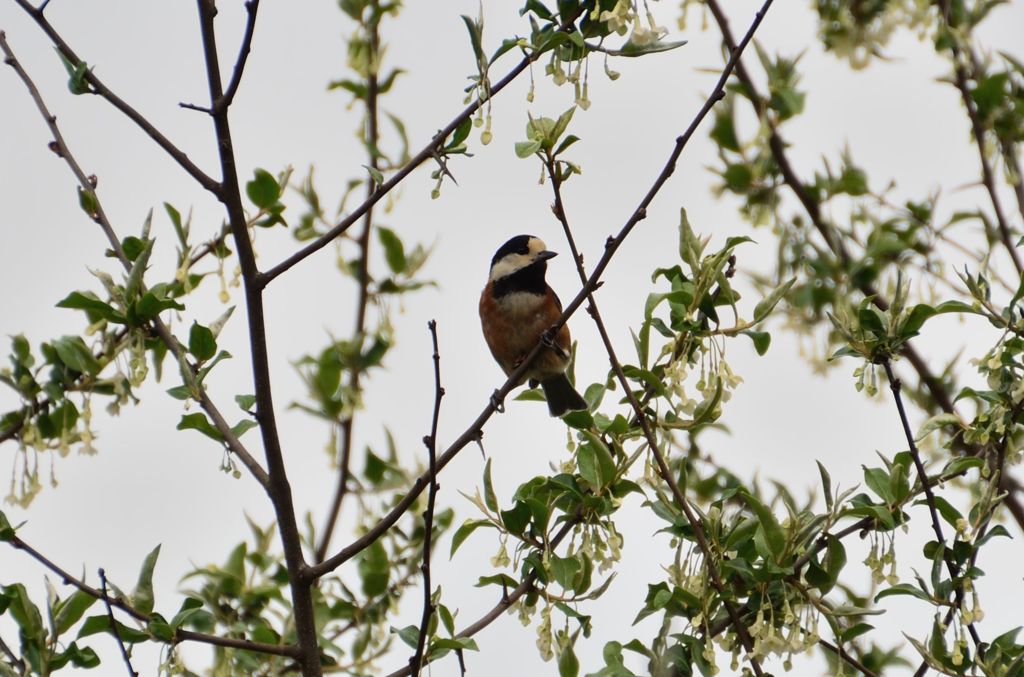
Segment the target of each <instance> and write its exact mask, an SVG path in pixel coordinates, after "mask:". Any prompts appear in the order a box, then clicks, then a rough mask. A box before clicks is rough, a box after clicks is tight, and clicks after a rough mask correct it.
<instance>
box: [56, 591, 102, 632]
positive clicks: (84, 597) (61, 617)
mask: <svg viewBox="0 0 1024 677" xmlns="http://www.w3.org/2000/svg"><path fill="white" fill-rule="evenodd" d="M95 602H96V598H95V597H93V596H92V595H88V594H86V593H84V592H82V591H81V590H76V591H75V592H74V594H72V595H71V596H70V597H68V598H67V599H65V600H61V601H60V602H59V603H58V604H57V605H56V607H55V608H54V610H53V611H54V613H53V624H54V627H55V628H56V630H57V635H63V634H64V633H65V632H67V631H68V630H70V629H71V627H72V626H73V625H74V624H75V623H77V622H78V621H79V620H80V619H81V618H82V616H83V615H84V614H85V612H86V611H88V610H89V607H91V606H92V605H93V604H94V603H95Z"/></svg>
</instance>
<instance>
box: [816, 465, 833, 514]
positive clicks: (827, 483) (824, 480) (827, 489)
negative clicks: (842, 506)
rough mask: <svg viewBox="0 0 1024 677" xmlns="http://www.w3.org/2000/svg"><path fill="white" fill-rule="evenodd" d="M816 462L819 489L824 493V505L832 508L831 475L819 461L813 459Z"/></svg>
mask: <svg viewBox="0 0 1024 677" xmlns="http://www.w3.org/2000/svg"><path fill="white" fill-rule="evenodd" d="M815 463H817V464H818V474H819V475H821V491H822V493H823V494H825V507H827V508H828V509H829V511H831V510H832V504H833V499H832V476H831V475H829V474H828V471H827V470H825V466H823V465H822V464H821V461H815Z"/></svg>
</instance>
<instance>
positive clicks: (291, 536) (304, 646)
mask: <svg viewBox="0 0 1024 677" xmlns="http://www.w3.org/2000/svg"><path fill="white" fill-rule="evenodd" d="M196 4H197V7H198V11H199V25H200V31H201V33H202V41H203V52H204V55H205V58H206V77H207V80H208V83H209V89H210V102H211V111H212V117H213V124H214V128H215V131H216V135H217V151H218V153H219V155H220V166H221V173H222V176H221V190H220V192H219V195H218V197H219V199H220V201H221V203H222V204H223V205H224V208H225V210H226V211H227V216H228V224H229V225H230V226H231V233H232V237H233V239H234V242H235V249H236V250H237V252H238V261H239V265H240V267H241V269H242V278H243V281H244V286H245V304H246V310H247V313H246V314H247V316H248V323H249V348H250V351H251V354H252V377H253V388H254V390H255V395H256V419H257V421H259V424H260V434H261V435H262V439H263V448H264V452H265V454H266V459H267V474H268V476H269V482H268V485H267V487H266V489H267V495H268V496H269V498H270V500H271V503H272V504H273V506H274V514H275V515H276V517H277V524H278V527H279V529H280V534H281V544H282V547H283V550H284V556H285V562H286V564H287V568H288V581H289V585H290V587H291V597H292V610H293V614H294V620H295V631H296V635H297V637H298V644H299V654H298V656H297V660H298V662H299V665H300V667H301V669H302V674H303V675H304V677H319V675H321V674H323V670H322V668H321V666H320V649H319V646H318V642H317V630H316V622H315V618H314V612H313V598H312V594H311V591H310V586H309V582H308V581H307V580H306V579H305V577H304V575H303V572H304V570H305V568H306V562H305V559H304V557H303V554H302V540H301V537H300V536H299V530H298V525H297V523H296V519H295V507H294V504H293V501H292V491H291V485H290V484H289V483H288V475H287V472H286V470H285V465H284V455H283V453H282V451H281V441H280V438H279V436H278V430H277V421H276V418H275V415H274V401H273V390H272V387H271V383H270V363H269V356H268V353H267V334H266V321H265V319H264V312H263V293H262V287H260V286H259V285H258V284H257V282H256V280H257V277H258V275H259V270H258V269H257V267H256V256H255V253H254V252H253V247H252V241H251V240H250V237H249V228H248V225H247V223H246V220H245V212H244V210H243V208H242V197H241V192H240V190H239V185H238V173H237V169H236V166H235V155H234V148H233V146H232V142H231V127H230V124H229V123H228V116H227V110H226V109H223V110H218V109H216V103H217V102H218V101H220V100H221V97H222V96H223V89H222V86H221V78H220V63H219V60H218V55H217V42H216V34H215V30H214V17H215V16H216V14H217V8H216V5H215V1H214V0H197V3H196Z"/></svg>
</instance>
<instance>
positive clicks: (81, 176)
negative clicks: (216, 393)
mask: <svg viewBox="0 0 1024 677" xmlns="http://www.w3.org/2000/svg"><path fill="white" fill-rule="evenodd" d="M0 50H2V51H3V53H4V62H5V63H6V64H8V65H9V66H11V68H13V69H14V71H15V72H16V73H17V74H18V77H20V78H21V80H22V82H23V83H24V84H25V87H26V88H27V89H28V92H29V95H30V96H31V97H32V100H33V101H34V102H35V104H36V107H37V108H38V109H39V112H40V113H41V114H42V116H43V119H44V120H45V121H46V124H47V126H48V127H49V128H50V133H51V134H52V135H53V139H54V141H53V143H54V144H56V147H57V150H58V151H59V153H58V155H59V156H60V157H61V159H63V160H64V162H65V163H66V164H67V166H68V167H69V168H70V169H71V172H72V173H73V174H74V175H75V178H76V179H78V184H79V187H80V189H81V190H86V191H91V192H92V194H93V196H94V198H95V200H94V204H95V209H96V213H95V214H92V215H91V216H92V219H93V221H94V222H96V223H97V224H98V225H99V226H100V228H101V229H102V230H103V233H104V235H105V236H106V238H107V242H108V243H109V244H110V248H111V250H112V251H113V252H114V255H115V256H116V257H117V259H118V261H119V262H120V263H121V266H122V267H123V268H124V269H125V270H126V271H129V270H131V267H132V262H131V261H130V260H129V259H128V257H127V256H126V255H125V253H124V249H123V248H122V247H121V240H120V239H119V238H118V237H117V233H115V232H114V229H113V226H111V224H110V221H109V219H108V218H107V215H106V212H105V211H104V210H103V204H102V202H101V201H100V199H99V196H98V195H97V194H96V192H95V189H94V188H93V185H92V182H91V181H90V180H89V177H88V176H86V174H85V172H84V171H83V170H82V168H81V166H80V165H79V164H78V161H77V160H75V157H74V155H73V154H72V153H71V150H70V149H69V148H68V145H67V143H66V142H65V141H64V137H63V135H61V133H60V128H59V127H57V118H56V116H54V115H52V114H51V113H50V110H49V109H48V108H47V106H46V102H44V101H43V97H42V95H41V94H40V93H39V89H38V88H37V87H36V85H35V83H34V82H33V81H32V79H31V78H30V77H29V75H28V73H27V72H25V69H24V68H22V66H21V63H20V62H19V61H18V60H17V58H15V56H14V52H12V51H11V47H10V45H8V44H7V39H6V36H5V35H4V33H3V31H0ZM152 327H153V330H154V331H155V332H156V334H157V335H158V336H159V337H160V340H161V341H163V342H164V344H165V345H166V346H167V349H168V351H170V353H171V354H172V355H174V357H175V359H176V360H177V361H178V363H179V364H183V363H187V360H186V356H185V354H184V352H183V350H182V348H181V345H180V344H179V343H178V340H177V339H176V338H174V335H173V334H171V332H170V330H169V329H168V328H167V325H165V324H164V323H163V321H162V320H161V319H160V318H159V317H156V318H154V319H153V320H152ZM199 404H200V406H201V407H202V408H203V411H205V412H206V413H207V414H208V415H209V416H210V419H211V420H212V421H213V425H214V427H216V428H217V431H218V432H219V433H220V434H221V435H222V436H223V437H224V443H225V444H226V445H227V447H228V449H229V450H230V451H231V452H232V453H234V454H235V456H237V457H238V459H239V460H241V461H242V464H243V465H245V467H246V468H247V469H248V470H249V472H250V473H251V474H252V476H253V477H254V478H255V479H256V481H258V482H259V483H260V484H261V485H263V486H264V487H265V486H267V482H268V476H267V472H266V471H265V470H264V469H263V468H262V466H260V464H259V463H258V462H257V461H256V459H254V458H253V457H252V454H250V453H249V451H248V449H246V448H245V445H243V444H242V442H241V441H240V440H239V439H238V436H237V435H235V433H234V432H233V431H232V429H231V426H230V425H229V424H228V422H227V421H226V420H225V419H224V416H223V415H222V414H221V413H220V410H219V409H218V408H217V407H216V405H214V403H213V401H212V400H210V398H209V395H208V394H207V393H206V389H205V388H202V387H200V388H199Z"/></svg>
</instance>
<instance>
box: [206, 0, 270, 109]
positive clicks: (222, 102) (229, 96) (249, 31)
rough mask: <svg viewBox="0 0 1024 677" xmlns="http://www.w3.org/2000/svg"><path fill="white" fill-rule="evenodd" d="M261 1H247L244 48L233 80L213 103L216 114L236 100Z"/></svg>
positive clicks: (236, 65) (232, 76) (232, 74)
mask: <svg viewBox="0 0 1024 677" xmlns="http://www.w3.org/2000/svg"><path fill="white" fill-rule="evenodd" d="M259 7H260V0H246V3H245V12H246V17H247V18H246V22H245V34H244V35H243V36H242V46H241V47H240V48H239V50H238V59H236V60H235V68H234V70H233V71H232V73H231V80H230V81H229V82H228V88H227V89H226V90H225V91H224V94H223V95H222V96H221V97H220V98H219V99H217V101H215V102H214V103H213V109H214V111H215V112H224V111H226V110H227V109H228V107H229V106H231V103H232V102H233V101H234V100H235V94H236V93H237V92H238V85H239V84H241V82H242V71H244V70H245V62H246V61H247V60H248V58H249V50H250V49H252V36H253V33H254V32H255V30H256V12H257V11H258V10H259Z"/></svg>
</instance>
